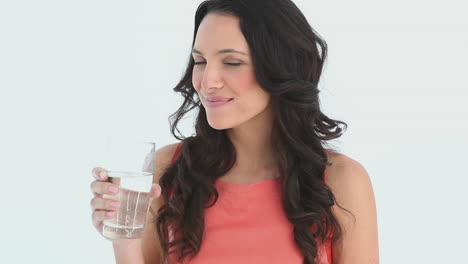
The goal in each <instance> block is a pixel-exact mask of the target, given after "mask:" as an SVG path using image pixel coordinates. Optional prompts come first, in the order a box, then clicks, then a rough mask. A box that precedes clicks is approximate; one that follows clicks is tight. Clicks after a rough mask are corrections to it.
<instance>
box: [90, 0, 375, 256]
mask: <svg viewBox="0 0 468 264" xmlns="http://www.w3.org/2000/svg"><path fill="white" fill-rule="evenodd" d="M326 55H327V46H326V43H325V42H324V41H323V40H322V39H321V38H320V37H319V36H318V34H317V33H315V32H314V30H313V29H312V28H311V27H310V25H309V24H308V22H307V20H306V19H305V17H304V16H303V14H302V13H301V12H300V10H299V9H298V8H297V7H296V6H295V5H294V4H293V3H292V2H291V1H289V0H269V1H264V0H210V1H205V2H203V3H202V4H201V5H200V6H199V8H198V10H197V12H196V14H195V30H194V39H193V44H192V54H191V57H190V62H189V64H188V66H187V70H186V72H185V74H184V76H183V77H182V79H181V81H180V82H179V83H178V84H177V86H176V87H175V88H174V90H175V91H176V92H179V93H181V95H182V96H184V98H185V101H184V103H183V104H182V106H181V107H180V108H179V109H178V111H177V112H176V113H175V114H174V115H173V116H172V124H171V129H172V133H173V134H174V136H175V137H176V138H177V139H179V140H180V142H179V143H177V144H171V145H167V146H164V147H162V148H161V149H159V150H158V151H157V154H156V163H157V164H156V171H155V173H154V175H155V176H154V183H155V185H154V188H153V190H152V193H153V196H154V197H155V199H154V200H153V201H152V204H151V208H150V212H149V213H148V219H147V225H146V228H145V234H144V237H143V238H142V239H139V240H114V241H113V246H114V252H115V256H116V260H117V263H170V264H173V263H194V264H198V263H203V264H210V263H256V264H262V263H268V264H273V263H281V264H295V263H297V264H299V263H310V264H312V263H316V264H331V263H333V264H376V263H378V262H379V256H378V234H377V217H376V205H375V199H374V194H373V190H372V184H371V181H370V179H369V176H368V174H367V172H366V170H365V168H364V167H363V166H362V165H361V164H360V163H359V162H357V161H355V160H353V159H351V158H350V157H347V156H346V155H344V154H340V153H337V152H336V151H334V150H332V149H331V148H325V146H326V141H328V140H331V139H334V138H338V137H340V136H341V135H342V131H343V128H341V127H340V126H339V125H340V124H341V125H344V127H346V123H344V122H341V121H336V120H333V119H330V118H328V117H327V116H326V115H325V114H324V113H322V112H321V110H320V103H319V97H318V94H319V90H318V87H317V86H318V83H319V79H320V76H321V73H322V67H323V64H324V61H325V59H326ZM192 109H195V110H197V111H198V116H197V119H196V124H195V131H196V133H195V135H194V136H191V137H186V138H183V137H179V136H177V135H176V133H175V131H176V130H177V124H178V121H179V120H180V119H181V118H182V117H183V116H184V114H186V113H187V112H188V111H190V110H192ZM93 174H94V175H95V177H96V179H97V180H96V181H94V182H93V183H92V185H91V188H92V190H93V192H94V193H96V196H95V197H94V198H93V200H92V207H93V210H94V212H93V222H94V225H95V226H96V228H97V229H98V230H99V231H101V227H102V221H103V220H104V219H106V218H110V217H112V212H113V210H114V209H113V208H112V207H111V206H110V201H108V200H105V199H103V198H102V196H101V194H103V193H107V192H108V190H109V187H112V185H111V184H110V183H107V182H104V181H105V179H106V177H107V176H106V173H105V170H104V169H102V168H95V169H93ZM99 175H102V176H103V177H101V178H99ZM108 215H111V216H108Z"/></svg>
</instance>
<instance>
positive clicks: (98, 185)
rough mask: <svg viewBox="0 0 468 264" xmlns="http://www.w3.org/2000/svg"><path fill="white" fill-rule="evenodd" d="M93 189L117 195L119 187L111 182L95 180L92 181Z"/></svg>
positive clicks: (100, 192) (96, 191)
mask: <svg viewBox="0 0 468 264" xmlns="http://www.w3.org/2000/svg"><path fill="white" fill-rule="evenodd" d="M91 191H92V192H93V193H96V194H109V195H115V194H117V193H118V192H119V187H118V186H117V185H115V184H112V183H110V182H100V181H93V182H92V183H91Z"/></svg>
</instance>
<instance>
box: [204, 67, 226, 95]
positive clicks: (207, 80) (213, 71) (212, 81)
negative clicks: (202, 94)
mask: <svg viewBox="0 0 468 264" xmlns="http://www.w3.org/2000/svg"><path fill="white" fill-rule="evenodd" d="M201 86H202V89H205V90H207V91H210V90H217V89H220V88H221V87H222V86H223V81H222V77H221V72H220V71H219V70H218V69H217V68H215V67H214V65H212V66H211V67H210V66H209V65H208V63H207V64H206V67H205V71H204V72H203V79H202V82H201Z"/></svg>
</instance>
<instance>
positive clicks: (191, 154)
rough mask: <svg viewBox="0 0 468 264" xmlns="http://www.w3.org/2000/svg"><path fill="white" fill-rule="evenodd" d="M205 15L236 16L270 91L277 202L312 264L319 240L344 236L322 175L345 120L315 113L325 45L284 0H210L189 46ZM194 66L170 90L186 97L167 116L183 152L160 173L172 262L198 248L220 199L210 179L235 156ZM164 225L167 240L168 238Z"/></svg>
mask: <svg viewBox="0 0 468 264" xmlns="http://www.w3.org/2000/svg"><path fill="white" fill-rule="evenodd" d="M209 13H218V14H227V15H232V16H236V17H238V18H239V22H240V29H241V32H242V34H243V35H244V37H245V39H246V41H247V43H248V45H249V48H250V50H251V54H252V61H253V65H254V69H255V77H256V80H257V81H258V83H259V84H260V86H261V87H262V89H264V90H265V91H266V92H268V93H269V94H270V95H271V103H272V106H273V112H274V118H273V119H274V120H273V128H272V129H273V130H272V131H273V133H272V137H271V141H272V142H275V144H274V148H275V151H276V152H277V153H279V158H278V167H279V174H280V178H281V182H282V185H281V186H282V187H281V190H282V196H281V197H282V207H283V209H284V211H285V213H286V215H287V217H288V220H289V221H290V222H291V223H292V224H293V225H294V229H293V230H294V231H293V232H294V240H295V243H296V244H297V246H298V248H299V249H300V251H301V252H302V253H303V255H304V263H307V264H315V263H316V261H315V259H316V256H317V249H318V245H317V241H319V242H321V243H324V242H326V241H328V242H330V241H336V240H337V239H340V238H341V236H342V228H341V227H340V225H339V223H338V221H337V219H336V218H335V216H334V215H333V213H332V210H331V207H332V206H333V205H335V204H337V205H338V203H337V202H336V200H335V197H334V195H333V193H332V191H331V190H330V189H329V188H328V186H327V185H326V184H325V183H324V180H323V177H322V175H323V174H324V172H325V168H326V166H327V165H331V163H330V162H329V161H328V158H327V154H326V148H325V147H327V148H330V147H329V146H328V144H327V142H326V141H328V140H332V139H335V138H338V137H340V136H341V135H342V133H343V131H344V130H346V128H347V124H346V123H344V122H341V121H337V120H333V119H330V118H328V117H327V116H326V115H325V114H323V113H322V112H321V110H320V104H319V97H318V94H319V90H318V83H319V79H320V76H321V73H322V68H323V64H324V62H325V59H326V57H327V45H326V42H325V41H324V40H323V39H322V38H321V37H320V36H319V35H318V34H317V33H316V32H315V31H314V30H313V29H312V27H311V26H310V25H309V24H308V22H307V20H306V18H305V17H304V15H303V14H302V12H301V11H300V10H299V9H298V8H297V7H296V5H295V4H294V3H293V2H292V1H290V0H269V1H263V0H209V1H204V2H202V3H201V4H200V6H199V7H198V9H197V11H196V14H195V29H194V36H193V42H192V47H193V45H194V43H195V37H196V34H197V31H198V27H199V25H200V23H201V21H202V20H203V18H204V17H205V16H206V15H207V14H209ZM193 67H194V59H193V58H192V56H190V58H189V63H188V65H187V68H186V71H185V73H184V74H183V77H182V79H181V80H180V81H179V83H178V84H177V85H176V86H175V88H174V89H173V90H174V91H175V92H178V93H181V94H182V96H183V97H184V102H183V103H182V105H181V106H180V107H179V108H178V110H177V111H176V112H175V113H173V114H172V115H171V116H170V117H169V120H170V125H171V132H172V134H173V135H174V137H175V138H177V139H178V140H181V141H182V143H183V145H182V147H181V154H180V155H179V156H178V158H177V159H176V160H175V161H174V162H173V164H172V165H170V166H169V167H168V168H167V169H166V171H165V172H164V173H163V174H162V176H161V178H160V182H159V183H160V186H161V189H162V197H163V199H164V200H165V201H167V202H165V203H164V204H163V205H161V207H160V209H159V211H158V213H157V218H156V220H155V224H156V227H157V230H158V236H159V238H160V241H161V247H162V255H163V258H164V259H166V258H167V256H168V254H172V253H174V252H175V253H177V256H178V261H181V260H183V259H184V258H186V257H193V256H195V255H196V254H197V253H198V252H199V250H200V247H201V243H202V238H203V231H204V213H203V212H204V210H205V208H208V207H211V206H213V205H214V204H215V203H216V201H217V200H218V196H219V194H218V192H217V189H216V188H215V185H214V182H215V181H216V179H218V178H219V177H221V176H223V175H224V174H226V173H227V172H228V171H229V170H230V169H231V168H232V166H233V165H234V162H235V161H236V151H235V148H234V146H233V144H232V142H231V141H230V140H229V138H228V136H227V134H226V131H225V130H216V129H214V128H212V127H210V125H209V124H208V121H207V116H206V112H205V109H204V107H203V106H202V105H201V103H200V100H199V98H198V94H197V93H196V90H195V89H194V87H193V84H192V70H193ZM194 109H195V110H196V111H198V114H197V116H196V120H195V134H194V135H192V136H190V137H185V136H183V135H182V134H181V132H180V131H179V129H178V128H177V124H178V123H179V121H180V120H181V119H182V118H183V117H184V115H185V114H187V113H188V112H190V111H191V110H194ZM340 125H341V126H343V127H341V126H340ZM176 132H177V133H176ZM338 206H339V207H340V208H342V209H344V208H343V207H341V206H340V205H338ZM344 210H346V209H344ZM346 211H347V210H346ZM348 212H349V211H348ZM311 227H313V228H311ZM169 229H170V230H172V232H173V238H174V239H173V240H170V239H169V236H170V235H171V233H170V232H169V231H168V230H169ZM168 232H169V233H168ZM317 239H318V240H317Z"/></svg>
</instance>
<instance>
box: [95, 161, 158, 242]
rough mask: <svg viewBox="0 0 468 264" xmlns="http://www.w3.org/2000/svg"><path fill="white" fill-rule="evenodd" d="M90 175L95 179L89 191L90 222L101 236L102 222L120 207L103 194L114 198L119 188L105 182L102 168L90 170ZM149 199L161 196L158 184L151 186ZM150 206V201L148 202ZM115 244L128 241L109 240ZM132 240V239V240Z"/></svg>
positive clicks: (104, 172) (112, 215)
mask: <svg viewBox="0 0 468 264" xmlns="http://www.w3.org/2000/svg"><path fill="white" fill-rule="evenodd" d="M92 175H93V177H94V178H95V179H96V180H95V181H93V182H92V183H91V191H92V192H93V194H94V197H93V199H91V208H92V221H93V225H94V227H95V228H96V229H97V231H98V232H99V233H100V234H101V235H102V222H103V221H104V220H106V219H111V218H112V217H114V215H115V210H116V209H118V208H119V207H120V202H119V201H117V200H112V199H106V198H104V197H103V195H104V194H107V195H111V196H114V195H116V194H117V193H118V192H119V186H117V185H115V184H112V183H110V182H107V178H108V175H107V171H106V170H105V169H103V168H100V167H96V168H94V169H93V170H92ZM150 195H151V199H154V198H157V197H159V196H160V195H161V187H160V186H159V185H158V184H153V186H152V188H151V191H150ZM150 204H151V201H150ZM105 238H106V239H108V240H111V241H113V242H115V241H116V240H128V239H110V238H108V237H105ZM132 240H134V239H132Z"/></svg>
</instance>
